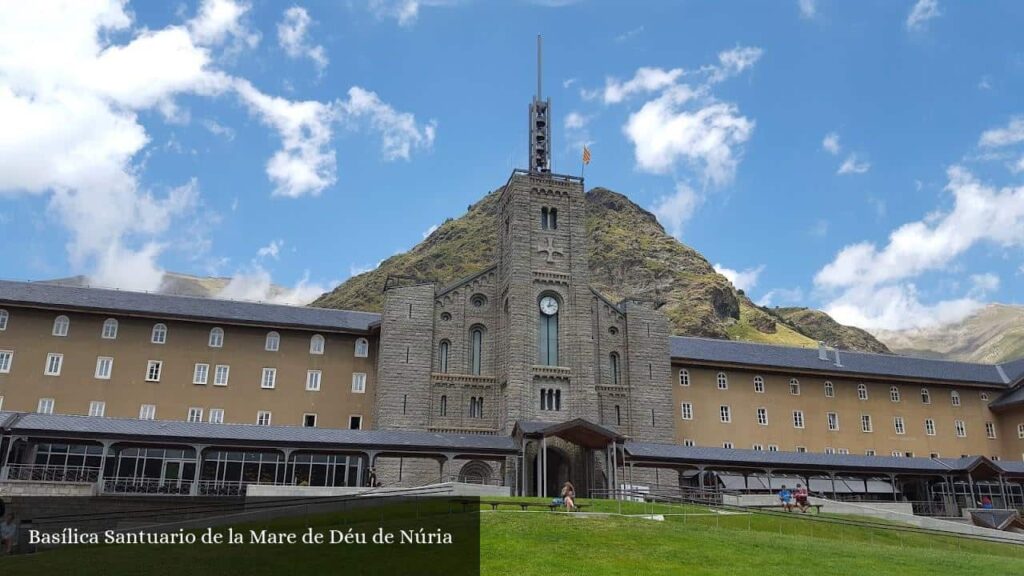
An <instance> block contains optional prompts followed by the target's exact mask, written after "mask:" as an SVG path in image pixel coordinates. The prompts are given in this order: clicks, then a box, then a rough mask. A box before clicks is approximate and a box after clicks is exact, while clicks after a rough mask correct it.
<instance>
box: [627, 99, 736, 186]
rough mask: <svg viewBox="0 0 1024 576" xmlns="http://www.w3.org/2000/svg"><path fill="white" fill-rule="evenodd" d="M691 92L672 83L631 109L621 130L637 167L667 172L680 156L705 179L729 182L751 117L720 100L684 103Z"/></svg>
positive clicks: (655, 171)
mask: <svg viewBox="0 0 1024 576" xmlns="http://www.w3.org/2000/svg"><path fill="white" fill-rule="evenodd" d="M695 96H696V95H695V93H694V92H693V91H692V90H691V89H690V88H689V87H688V86H674V87H672V88H670V89H668V90H666V91H665V93H663V94H662V95H661V96H659V97H658V98H655V99H654V100H651V101H649V102H647V103H646V104H644V105H643V106H642V107H641V108H640V110H638V111H636V112H634V113H633V114H631V115H630V116H629V120H628V121H627V122H626V125H625V126H624V127H623V131H624V132H625V134H626V136H627V137H628V138H629V140H630V141H631V142H632V143H633V144H634V147H635V149H634V152H635V155H636V163H637V166H638V167H639V168H640V169H641V170H645V171H648V172H653V173H666V172H669V171H670V170H671V169H672V168H673V167H674V166H675V165H676V163H677V162H679V161H681V160H685V161H686V162H688V163H690V164H693V165H695V166H696V167H697V168H698V169H699V170H700V171H701V172H702V174H703V176H704V179H705V181H711V182H713V183H714V184H719V185H720V184H725V183H728V182H730V181H732V179H733V177H734V175H735V173H736V166H737V164H738V162H739V159H738V152H737V151H736V150H735V149H736V148H737V147H738V146H740V145H742V144H743V143H745V142H746V141H747V140H749V139H750V136H751V134H752V133H753V131H754V121H753V120H749V119H747V118H746V117H744V116H741V115H740V114H739V110H738V109H737V108H736V106H735V105H733V104H728V103H724V102H713V103H707V104H706V105H704V106H702V107H701V106H689V107H687V104H688V103H690V102H691V100H693V99H694V98H695Z"/></svg>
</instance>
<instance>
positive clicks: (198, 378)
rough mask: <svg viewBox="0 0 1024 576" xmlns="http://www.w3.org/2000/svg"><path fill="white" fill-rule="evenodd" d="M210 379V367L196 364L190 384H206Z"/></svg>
mask: <svg viewBox="0 0 1024 576" xmlns="http://www.w3.org/2000/svg"><path fill="white" fill-rule="evenodd" d="M209 379H210V365H209V364H196V367H195V370H193V372H192V383H193V384H206V382H207V381H208V380H209Z"/></svg>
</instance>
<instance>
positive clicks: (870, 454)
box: [864, 448, 875, 456]
mask: <svg viewBox="0 0 1024 576" xmlns="http://www.w3.org/2000/svg"><path fill="white" fill-rule="evenodd" d="M864 455H865V456H874V455H875V451H874V450H872V449H870V448H869V449H867V450H865V451H864Z"/></svg>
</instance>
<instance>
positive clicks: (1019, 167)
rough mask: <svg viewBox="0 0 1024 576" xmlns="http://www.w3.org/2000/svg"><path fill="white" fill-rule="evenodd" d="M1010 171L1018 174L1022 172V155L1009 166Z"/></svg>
mask: <svg viewBox="0 0 1024 576" xmlns="http://www.w3.org/2000/svg"><path fill="white" fill-rule="evenodd" d="M1010 171H1011V172H1013V173H1014V174H1020V173H1021V172H1024V156H1021V157H1020V158H1018V159H1017V161H1016V162H1014V163H1013V164H1012V165H1011V166H1010Z"/></svg>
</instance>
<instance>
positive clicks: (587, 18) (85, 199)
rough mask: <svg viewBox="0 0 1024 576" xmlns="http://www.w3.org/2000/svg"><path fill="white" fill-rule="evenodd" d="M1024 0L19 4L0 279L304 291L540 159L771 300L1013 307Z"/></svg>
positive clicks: (6, 26) (882, 310)
mask: <svg viewBox="0 0 1024 576" xmlns="http://www.w3.org/2000/svg"><path fill="white" fill-rule="evenodd" d="M1022 22H1024V4H1021V3H1019V2H989V3H985V4H984V5H981V4H974V3H953V2H948V1H943V0H920V1H907V2H897V1H884V2H857V3H853V2H827V1H825V0H818V1H816V2H814V1H809V0H802V1H798V0H793V1H785V2H784V1H778V2H770V3H769V2H729V3H725V2H722V3H717V2H716V3H711V2H699V3H698V2H678V3H677V2H653V3H632V2H630V3H626V2H587V1H578V2H571V1H557V0H548V1H542V0H537V1H533V2H530V1H522V2H513V1H509V2H497V1H484V0H475V1H474V0H464V1H458V0H451V1H441V0H439V1H426V0H424V1H420V2H416V1H413V0H403V1H398V2H390V1H371V2H355V1H352V2H347V3H339V2H328V1H313V0H307V1H299V2H296V3H294V4H290V3H277V2H269V1H266V0H249V1H248V2H243V1H241V0H207V1H205V2H184V3H181V4H175V3H163V2H149V3H141V2H132V3H128V4H124V5H122V4H121V3H120V2H117V1H114V0H90V1H88V2H86V1H83V2H75V3H72V4H71V5H69V6H64V7H61V6H56V5H53V6H51V5H49V4H48V3H46V2H42V3H39V5H38V7H37V5H36V4H35V3H33V4H32V6H31V9H29V8H22V7H20V6H18V5H12V4H6V5H4V7H2V8H0V125H3V126H5V128H4V130H3V131H2V133H0V243H2V245H3V246H4V248H5V250H4V254H5V257H4V259H3V267H2V268H0V276H2V277H4V278H9V279H44V278H53V277H60V276H67V275H71V274H87V275H89V276H91V277H92V279H93V282H94V283H96V284H97V285H114V286H119V287H123V288H134V289H152V288H155V287H156V286H157V285H158V284H159V277H160V274H161V271H163V270H171V271H177V272H186V273H192V274H199V275H220V276H232V277H233V278H234V280H233V282H232V284H231V286H230V287H229V291H228V292H227V293H225V296H230V297H237V298H253V299H265V298H269V297H270V295H269V294H268V293H267V292H266V288H267V284H268V283H269V282H271V281H272V282H274V283H277V284H282V285H285V286H288V287H290V288H292V289H293V290H292V291H290V292H289V293H288V294H285V295H284V296H280V298H283V299H285V300H287V301H292V302H297V301H302V300H303V299H308V298H309V297H310V295H314V296H315V295H316V294H317V293H318V292H319V291H320V290H324V289H328V288H330V287H332V286H333V285H334V284H335V283H337V282H339V281H343V280H344V279H346V278H347V277H349V276H350V275H351V274H353V273H357V272H359V271H361V270H366V269H369V268H372V267H373V266H374V265H375V264H376V263H377V262H379V261H380V260H382V259H384V258H386V257H388V256H390V255H392V254H394V253H396V252H399V251H404V250H407V249H408V248H410V247H411V246H413V245H414V244H416V243H417V242H419V241H420V240H422V239H423V237H424V234H425V233H426V232H427V231H428V230H430V229H431V228H432V227H433V226H436V225H437V224H439V223H441V222H443V221H444V219H445V218H449V217H457V216H459V215H461V214H462V213H463V212H464V211H465V209H466V206H467V205H469V204H471V203H472V202H474V201H476V200H477V199H479V198H480V197H481V196H483V195H484V194H485V193H486V192H488V191H490V190H493V189H494V188H496V187H498V186H500V185H501V184H503V183H504V181H505V179H506V178H507V176H508V172H509V170H510V169H511V168H513V167H520V166H523V165H524V164H525V163H526V159H525V157H526V145H525V144H526V129H527V123H526V109H527V105H528V102H529V99H530V98H531V96H532V94H533V92H534V82H535V81H534V74H535V68H534V62H535V54H534V42H535V35H536V34H538V33H539V34H543V35H544V42H545V44H544V47H545V50H544V92H545V95H546V96H550V97H551V99H552V103H553V109H554V112H555V115H556V117H557V119H558V122H557V123H556V124H555V127H554V135H553V136H554V142H555V154H554V160H553V163H554V167H555V170H556V171H559V172H566V173H573V174H576V173H578V172H579V170H580V166H579V154H580V146H581V145H582V144H583V143H585V142H586V143H589V145H590V147H591V150H592V152H593V162H592V163H591V165H590V166H588V167H587V173H586V177H587V186H588V187H592V186H604V187H607V188H611V189H613V190H616V191H619V192H622V193H624V194H626V195H627V196H629V197H630V198H631V199H632V200H633V201H635V202H636V203H638V204H640V205H641V206H644V207H645V208H647V209H650V210H652V211H654V212H655V213H656V214H657V215H658V216H659V219H660V220H661V222H662V223H663V224H664V225H665V227H666V229H668V230H669V231H670V232H671V233H673V234H674V235H676V236H677V237H678V238H680V239H681V240H682V241H683V242H685V243H686V244H688V245H690V246H693V247H694V248H696V249H697V250H699V251H701V252H702V253H703V254H704V255H706V256H707V257H708V258H709V259H710V260H711V261H712V262H713V263H715V264H716V265H717V266H718V267H719V268H721V269H722V270H723V272H725V273H727V275H728V276H730V277H731V278H732V279H733V281H734V283H736V284H737V286H739V287H741V288H744V289H745V290H746V291H747V293H748V294H749V295H750V296H751V297H752V298H753V299H754V300H755V301H758V302H762V303H764V304H768V305H794V304H798V305H807V306H814V307H819V308H823V309H826V310H828V311H829V312H831V313H833V314H834V315H835V316H836V317H837V318H838V319H840V320H842V321H845V322H850V323H855V324H858V325H861V326H865V327H869V328H907V327H917V326H927V325H934V324H936V323H943V322H949V321H955V320H957V319H960V318H962V317H963V316H964V315H966V314H968V313H970V312H971V311H973V310H974V309H976V308H977V307H978V306H981V305H983V304H984V303H986V302H992V301H1000V302H1010V303H1016V302H1019V301H1020V300H1021V296H1020V292H1019V290H1018V289H1017V288H1016V287H1017V285H1019V283H1020V280H1021V275H1022V270H1024V268H1022V263H1024V257H1022V256H1024V253H1022V246H1024V181H1022V180H1024V105H1022V100H1021V99H1020V94H1021V93H1024V41H1022V40H1021V39H1020V38H1021V35H1020V33H1019V27H1020V24H1021V23H1022Z"/></svg>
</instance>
